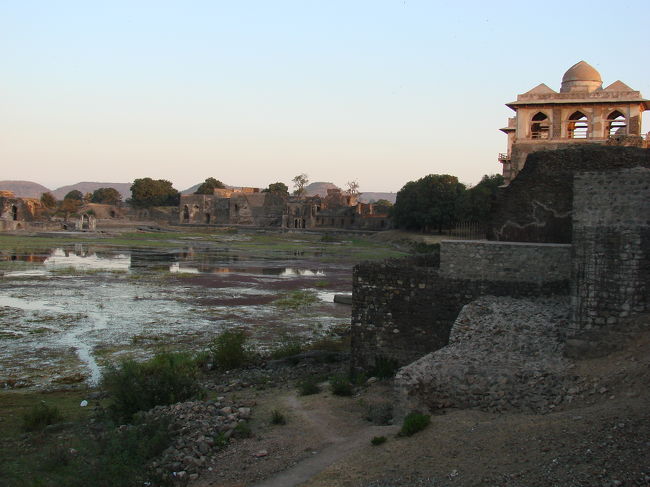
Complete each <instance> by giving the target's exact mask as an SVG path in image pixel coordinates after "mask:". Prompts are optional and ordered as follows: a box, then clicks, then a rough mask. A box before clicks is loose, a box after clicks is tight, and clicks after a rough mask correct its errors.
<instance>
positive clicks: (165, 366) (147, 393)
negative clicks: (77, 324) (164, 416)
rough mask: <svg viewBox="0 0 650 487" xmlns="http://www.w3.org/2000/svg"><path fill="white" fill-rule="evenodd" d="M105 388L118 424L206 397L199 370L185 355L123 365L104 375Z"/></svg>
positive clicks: (129, 361)
mask: <svg viewBox="0 0 650 487" xmlns="http://www.w3.org/2000/svg"><path fill="white" fill-rule="evenodd" d="M102 387H103V388H104V389H105V390H106V391H107V392H108V393H109V396H110V398H111V400H112V403H111V404H110V406H109V411H110V413H111V416H112V417H113V419H114V420H115V421H120V422H129V421H131V420H132V418H133V415H134V414H135V413H137V412H138V411H147V410H149V409H151V408H153V407H154V406H159V405H166V404H173V403H176V402H180V401H185V400H188V399H192V398H195V397H202V396H203V394H204V393H203V390H202V389H201V387H200V386H199V382H198V369H197V366H196V362H195V361H194V359H193V358H192V357H191V356H190V355H189V354H185V353H160V354H158V355H156V356H155V357H154V358H152V359H151V360H148V361H146V362H141V363H138V362H135V361H134V360H126V361H123V362H122V363H121V364H120V366H119V367H111V368H109V369H108V371H107V372H106V373H105V374H104V377H103V379H102Z"/></svg>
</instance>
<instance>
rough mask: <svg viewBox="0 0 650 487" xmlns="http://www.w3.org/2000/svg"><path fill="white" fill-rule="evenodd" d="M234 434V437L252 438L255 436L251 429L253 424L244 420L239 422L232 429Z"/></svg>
mask: <svg viewBox="0 0 650 487" xmlns="http://www.w3.org/2000/svg"><path fill="white" fill-rule="evenodd" d="M232 436H233V437H234V438H250V437H251V436H253V431H252V430H251V426H250V425H249V424H248V423H247V422H246V421H243V422H241V423H237V426H235V429H234V430H232Z"/></svg>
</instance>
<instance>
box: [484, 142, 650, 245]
mask: <svg viewBox="0 0 650 487" xmlns="http://www.w3.org/2000/svg"><path fill="white" fill-rule="evenodd" d="M636 166H642V167H650V150H647V149H640V148H636V147H610V146H599V145H594V144H581V145H580V146H576V147H571V148H567V149H561V150H549V151H541V152H534V153H532V154H530V155H529V156H528V159H527V160H526V165H525V166H524V168H523V169H522V171H521V172H520V173H519V175H518V176H517V177H516V178H515V179H514V180H513V181H512V182H511V183H510V184H509V185H508V186H507V187H505V188H503V190H501V191H500V193H499V195H498V198H497V203H496V206H495V211H494V214H493V216H492V222H491V225H490V231H489V232H488V239H490V240H501V241H509V242H548V243H570V242H571V239H572V216H571V214H572V211H573V191H574V190H573V177H574V175H575V174H577V173H580V172H587V171H605V172H607V171H616V170H618V169H625V168H631V167H636ZM612 177H613V176H612Z"/></svg>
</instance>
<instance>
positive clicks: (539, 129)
mask: <svg viewBox="0 0 650 487" xmlns="http://www.w3.org/2000/svg"><path fill="white" fill-rule="evenodd" d="M549 129H550V124H549V119H548V116H547V115H546V114H545V113H542V112H537V113H536V114H535V115H534V116H533V118H532V120H531V122H530V137H531V138H532V139H548V134H549Z"/></svg>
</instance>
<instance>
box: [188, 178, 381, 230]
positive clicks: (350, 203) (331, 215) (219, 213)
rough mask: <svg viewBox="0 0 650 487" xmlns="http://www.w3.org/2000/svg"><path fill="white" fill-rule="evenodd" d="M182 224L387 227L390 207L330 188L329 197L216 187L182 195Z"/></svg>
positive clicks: (342, 227)
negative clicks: (364, 200) (210, 191)
mask: <svg viewBox="0 0 650 487" xmlns="http://www.w3.org/2000/svg"><path fill="white" fill-rule="evenodd" d="M179 218H180V223H186V224H204V225H252V226H260V227H278V228H280V227H281V228H287V229H315V228H337V229H354V230H385V229H388V228H390V219H389V216H388V209H387V208H385V207H383V206H381V205H372V204H365V203H359V202H358V201H357V197H356V196H355V195H348V194H346V193H343V192H342V191H341V190H340V189H338V188H337V189H328V190H327V196H325V197H321V196H309V197H304V196H289V195H286V194H282V193H272V192H261V191H260V190H259V188H235V189H215V190H214V194H210V195H204V194H191V195H182V196H181V202H180V215H179Z"/></svg>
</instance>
